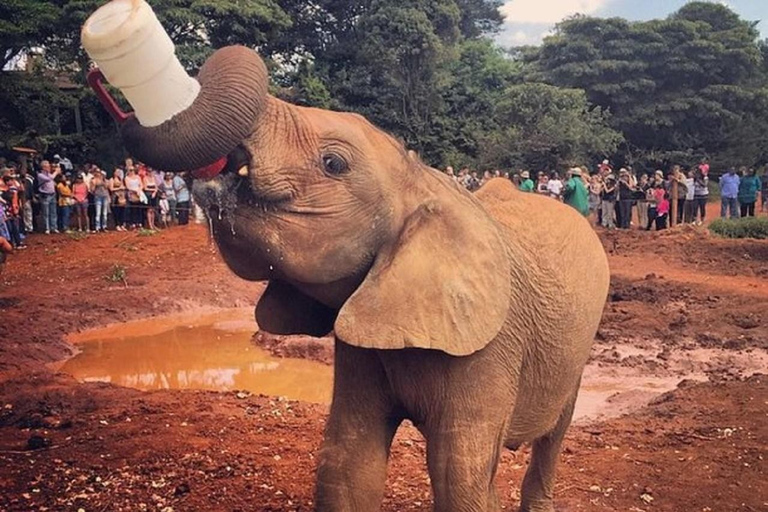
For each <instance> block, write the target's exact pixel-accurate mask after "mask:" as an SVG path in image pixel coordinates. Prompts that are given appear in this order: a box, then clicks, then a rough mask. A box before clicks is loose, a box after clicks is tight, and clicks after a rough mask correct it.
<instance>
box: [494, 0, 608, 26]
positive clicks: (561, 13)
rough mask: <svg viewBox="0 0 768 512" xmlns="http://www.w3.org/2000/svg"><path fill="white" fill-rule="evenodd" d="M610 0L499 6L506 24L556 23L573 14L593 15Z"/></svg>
mask: <svg viewBox="0 0 768 512" xmlns="http://www.w3.org/2000/svg"><path fill="white" fill-rule="evenodd" d="M610 1H611V0H511V1H509V2H506V3H505V4H504V5H502V6H501V8H500V10H501V12H502V14H504V15H505V16H506V23H557V22H559V21H561V20H562V19H563V18H565V17H567V16H571V15H573V14H577V13H578V14H593V13H595V12H596V11H598V10H600V9H601V8H603V7H605V6H606V5H607V4H608V3H609V2H610Z"/></svg>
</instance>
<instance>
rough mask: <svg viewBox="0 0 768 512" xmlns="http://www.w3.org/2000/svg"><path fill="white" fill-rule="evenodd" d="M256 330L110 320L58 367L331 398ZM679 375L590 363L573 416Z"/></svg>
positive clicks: (177, 384)
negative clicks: (261, 341)
mask: <svg viewBox="0 0 768 512" xmlns="http://www.w3.org/2000/svg"><path fill="white" fill-rule="evenodd" d="M256 330H257V326H256V323H255V322H254V320H253V310H252V309H251V308H242V309H232V310H223V311H215V312H207V313H203V314H201V313H192V314H183V315H172V316H166V317H159V318H152V319H148V320H142V321H137V322H128V323H124V324H115V325H111V326H107V327H104V328H100V329H94V330H89V331H85V332H82V333H78V334H73V335H71V336H70V337H69V339H68V341H70V342H71V343H73V344H74V345H76V346H77V348H78V353H77V355H75V356H74V357H73V358H71V359H69V360H67V361H65V362H63V363H61V364H59V365H57V366H56V369H58V370H59V371H62V372H65V373H68V374H71V375H73V376H74V377H75V378H77V379H79V380H81V381H86V382H89V381H90V382H111V383H113V384H117V385H120V386H126V387H131V388H137V389H142V390H155V389H208V390H216V391H233V390H246V391H250V392H252V393H257V394H263V395H269V396H282V397H286V398H288V399H292V400H301V401H305V402H314V403H321V404H327V403H329V402H330V399H331V390H332V386H333V369H332V367H330V366H327V365H325V364H322V363H318V362H315V361H309V360H305V359H288V358H277V357H273V356H272V355H270V354H269V353H268V352H266V351H264V350H262V349H260V348H258V347H256V346H255V345H254V344H253V343H252V342H251V337H252V336H253V334H254V332H255V331H256ZM635 352H636V351H634V352H631V353H630V354H629V355H636V354H635ZM688 357H690V355H689V356H688ZM682 378H699V379H702V380H703V378H705V377H704V375H703V374H702V373H701V372H698V371H683V372H675V373H674V374H665V375H652V374H647V373H645V372H638V371H632V370H629V369H626V368H623V367H617V366H612V367H603V366H602V365H596V364H590V365H588V366H587V368H586V370H585V372H584V377H583V379H582V387H581V390H580V392H579V399H578V401H577V404H576V411H575V413H574V421H576V422H578V423H587V422H591V421H595V420H601V419H606V418H610V417H613V416H618V415H620V414H623V413H626V412H629V411H632V410H635V409H638V408H640V407H642V406H643V405H645V404H647V403H648V402H649V401H650V400H652V399H653V398H655V397H656V396H658V395H660V394H662V393H664V392H666V391H669V390H672V389H674V388H675V387H676V385H677V383H678V382H679V381H680V380H681V379H682Z"/></svg>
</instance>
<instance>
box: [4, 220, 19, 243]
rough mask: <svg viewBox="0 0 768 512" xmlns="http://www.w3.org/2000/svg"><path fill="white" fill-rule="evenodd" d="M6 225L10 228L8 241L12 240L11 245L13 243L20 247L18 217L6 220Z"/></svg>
mask: <svg viewBox="0 0 768 512" xmlns="http://www.w3.org/2000/svg"><path fill="white" fill-rule="evenodd" d="M5 225H6V227H7V228H8V233H9V234H10V239H9V240H8V241H9V242H11V245H13V247H14V248H18V247H19V246H20V245H21V237H20V236H19V220H18V218H16V217H10V218H9V219H7V220H6V221H5Z"/></svg>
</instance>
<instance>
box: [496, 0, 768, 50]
mask: <svg viewBox="0 0 768 512" xmlns="http://www.w3.org/2000/svg"><path fill="white" fill-rule="evenodd" d="M686 3H688V0H508V1H507V2H505V3H504V5H503V6H502V7H501V12H502V13H503V14H504V15H505V16H506V20H505V22H504V25H503V27H502V30H501V32H500V33H499V34H498V36H497V37H496V40H497V41H498V42H499V44H501V45H502V46H504V47H508V46H522V45H529V44H534V45H535V44H539V43H541V40H542V39H543V38H544V36H546V35H547V34H548V33H549V32H550V30H552V27H553V26H554V25H555V23H557V22H558V21H560V20H562V19H563V18H565V17H566V16H571V15H573V14H577V13H578V14H587V15H590V16H599V17H614V16H619V17H622V18H626V19H629V20H649V19H654V18H666V17H667V16H668V15H670V14H672V13H673V12H675V11H676V10H678V9H679V8H680V7H682V6H683V5H685V4H686ZM720 3H723V4H726V5H728V6H729V7H730V8H731V9H733V10H734V11H736V12H737V13H738V14H739V15H740V16H741V17H742V18H744V19H747V20H753V21H758V20H764V21H762V22H761V23H760V24H759V25H758V28H759V29H760V31H761V33H762V36H763V37H768V0H724V1H721V2H720Z"/></svg>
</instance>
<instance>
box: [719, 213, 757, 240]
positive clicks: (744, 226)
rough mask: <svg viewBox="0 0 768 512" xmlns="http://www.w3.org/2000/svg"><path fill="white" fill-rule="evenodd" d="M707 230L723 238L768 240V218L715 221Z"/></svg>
mask: <svg viewBox="0 0 768 512" xmlns="http://www.w3.org/2000/svg"><path fill="white" fill-rule="evenodd" d="M709 230H710V231H711V232H712V233H714V234H715V235H717V236H721V237H723V238H756V239H758V240H766V239H768V218H766V217H746V218H743V219H717V220H714V221H712V224H710V225H709Z"/></svg>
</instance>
